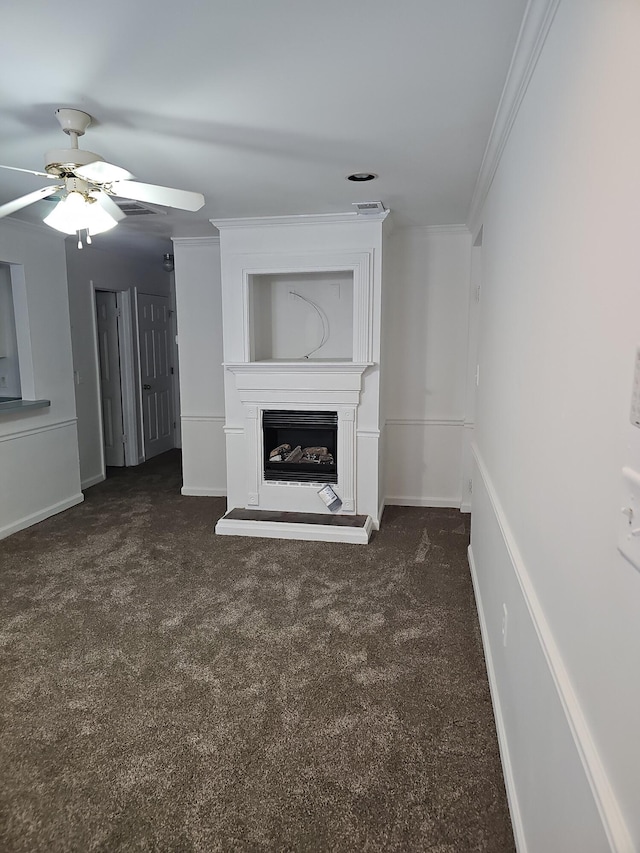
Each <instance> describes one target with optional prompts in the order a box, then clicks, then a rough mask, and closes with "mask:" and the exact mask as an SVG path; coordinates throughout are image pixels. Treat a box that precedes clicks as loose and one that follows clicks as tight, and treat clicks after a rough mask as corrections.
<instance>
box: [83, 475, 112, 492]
mask: <svg viewBox="0 0 640 853" xmlns="http://www.w3.org/2000/svg"><path fill="white" fill-rule="evenodd" d="M105 479H106V477H105V475H104V474H95V475H94V476H93V477H87V479H86V480H83V481H82V482H81V483H80V488H81V489H82V491H83V492H84V490H85V489H90V488H91V486H97V485H98V483H102V482H104V480H105Z"/></svg>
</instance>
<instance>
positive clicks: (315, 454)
mask: <svg viewBox="0 0 640 853" xmlns="http://www.w3.org/2000/svg"><path fill="white" fill-rule="evenodd" d="M262 436H263V439H262V440H263V455H264V478H265V480H278V481H281V482H282V481H285V482H291V483H337V482H338V456H337V449H338V441H337V438H338V413H337V412H315V411H288V410H274V411H264V412H263V413H262Z"/></svg>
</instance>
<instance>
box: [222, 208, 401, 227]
mask: <svg viewBox="0 0 640 853" xmlns="http://www.w3.org/2000/svg"><path fill="white" fill-rule="evenodd" d="M389 212H390V211H388V210H385V211H383V212H382V213H368V214H366V215H362V214H361V213H356V212H355V211H348V212H346V213H302V214H297V215H294V216H248V217H245V218H236V219H210V220H209V222H210V223H211V224H212V225H214V226H215V227H216V228H217V229H218V231H220V230H221V229H223V228H269V227H272V226H281V227H282V226H289V225H331V224H334V223H336V224H337V223H341V222H352V223H353V222H383V221H384V220H385V219H386V218H387V216H388V215H389Z"/></svg>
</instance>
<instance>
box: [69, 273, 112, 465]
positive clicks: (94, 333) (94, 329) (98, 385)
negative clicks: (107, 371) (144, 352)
mask: <svg viewBox="0 0 640 853" xmlns="http://www.w3.org/2000/svg"><path fill="white" fill-rule="evenodd" d="M89 287H90V288H91V318H92V323H91V343H92V344H93V372H94V377H93V378H94V382H95V386H94V387H95V391H96V398H95V401H94V402H95V403H96V406H97V409H98V445H99V448H98V449H99V453H100V472H101V474H102V476H103V477H105V476H106V473H107V461H106V458H105V452H104V420H103V418H102V380H101V379H100V350H99V345H98V313H97V305H96V292H97V291H98V289H99V288H97V287H96V285H95V282H94V281H93V279H89ZM74 366H75V365H74Z"/></svg>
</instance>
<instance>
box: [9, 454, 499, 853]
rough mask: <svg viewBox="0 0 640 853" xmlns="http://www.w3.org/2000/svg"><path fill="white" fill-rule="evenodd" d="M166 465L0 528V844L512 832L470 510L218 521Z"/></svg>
mask: <svg viewBox="0 0 640 853" xmlns="http://www.w3.org/2000/svg"><path fill="white" fill-rule="evenodd" d="M179 486H180V474H179V456H178V454H177V452H171V453H169V454H165V455H164V456H163V457H159V458H157V459H155V460H151V461H150V462H148V463H146V464H145V465H143V466H141V467H140V468H138V469H127V470H122V471H118V472H117V473H115V475H114V476H112V477H110V478H109V479H108V480H107V481H106V482H105V483H103V484H100V485H99V486H95V487H94V488H92V489H90V490H89V491H88V492H87V494H86V501H85V503H84V504H82V505H80V506H78V507H74V508H73V509H71V510H68V511H67V512H65V513H62V514H61V515H58V516H56V517H55V518H52V519H49V520H47V521H45V522H42V523H41V524H38V525H36V526H35V527H33V528H31V529H29V530H26V531H23V532H21V533H18V534H15V535H14V536H12V537H10V538H9V539H6V540H4V541H3V542H1V543H0V571H1V574H0V578H1V583H2V597H1V598H2V600H1V607H0V618H1V622H0V654H1V661H2V682H1V684H0V714H1V718H0V719H1V722H2V740H1V747H0V767H1V771H0V849H1V850H2V851H48V853H51V851H83V853H84V851H218V850H220V851H227V850H229V851H231V850H238V851H241V850H243V851H244V850H247V851H261V850H275V851H294V850H295V851H315V850H332V851H381V850H389V851H411V850H416V851H432V852H433V853H436V852H437V853H452V851H456V853H457V851H491V853H501V851H513V849H514V847H513V839H512V835H511V829H510V824H509V819H508V814H507V806H506V801H505V794H504V786H503V781H502V776H501V770H500V762H499V758H498V750H497V744H496V735H495V728H494V722H493V717H492V711H491V702H490V698H489V689H488V685H487V680H486V673H485V668H484V661H483V657H482V649H481V645H480V641H479V632H478V627H477V616H476V612H475V607H474V603H473V595H472V589H471V583H470V579H469V569H468V566H467V562H466V547H467V544H468V524H467V521H466V519H465V518H464V517H463V516H461V515H460V514H459V513H458V512H457V511H454V510H427V509H416V508H404V507H402V508H400V507H390V508H388V509H387V512H386V513H385V516H384V524H383V528H382V530H381V531H380V532H379V533H378V534H376V535H375V537H374V539H373V541H372V543H371V544H370V545H369V546H360V545H339V544H321V543H310V542H282V541H276V540H267V539H248V538H238V537H217V536H215V535H214V533H213V525H214V521H215V520H216V519H217V518H218V517H219V516H220V515H221V514H222V513H223V511H224V502H223V501H222V500H220V499H216V498H192V497H181V496H180V494H179Z"/></svg>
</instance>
